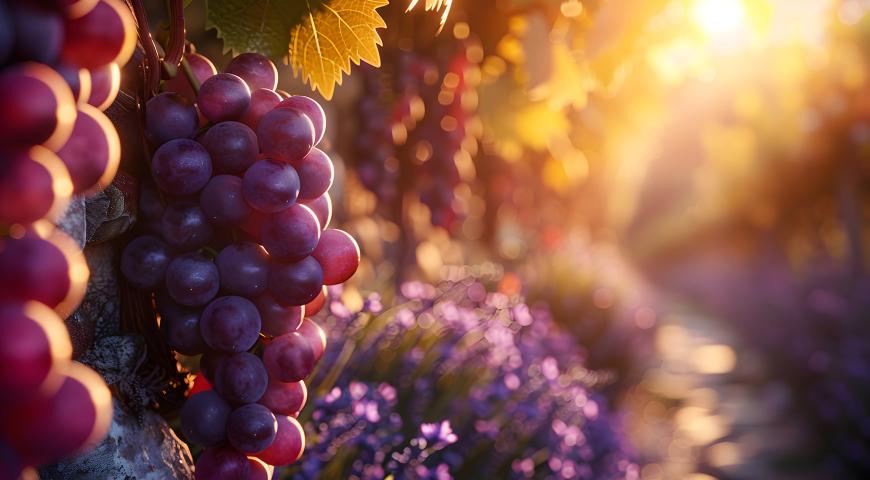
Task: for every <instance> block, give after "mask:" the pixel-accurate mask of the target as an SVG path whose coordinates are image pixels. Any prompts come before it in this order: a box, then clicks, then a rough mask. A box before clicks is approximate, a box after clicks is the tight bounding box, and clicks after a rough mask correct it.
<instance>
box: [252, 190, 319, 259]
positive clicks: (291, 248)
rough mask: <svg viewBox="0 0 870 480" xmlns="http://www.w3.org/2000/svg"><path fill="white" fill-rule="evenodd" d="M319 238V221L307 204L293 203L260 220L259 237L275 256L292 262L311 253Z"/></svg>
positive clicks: (267, 249)
mask: <svg viewBox="0 0 870 480" xmlns="http://www.w3.org/2000/svg"><path fill="white" fill-rule="evenodd" d="M319 239H320V224H319V223H318V222H317V217H316V216H314V212H312V211H311V209H310V208H308V207H306V206H304V205H299V204H295V205H293V206H291V207H289V208H287V209H286V210H284V211H281V212H278V213H274V214H272V215H271V216H269V218H268V219H267V220H266V223H264V224H263V229H262V230H261V231H260V240H261V241H262V242H263V247H265V248H266V251H267V252H269V255H270V256H271V257H272V258H274V259H275V260H279V261H287V262H293V261H297V260H301V259H303V258H305V257H306V256H308V255H310V254H311V252H313V251H314V248H315V247H316V246H317V242H318V240H319Z"/></svg>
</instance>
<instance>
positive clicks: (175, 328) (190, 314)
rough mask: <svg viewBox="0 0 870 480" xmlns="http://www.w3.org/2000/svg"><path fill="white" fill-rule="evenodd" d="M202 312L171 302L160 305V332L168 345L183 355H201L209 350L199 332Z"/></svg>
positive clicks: (166, 301)
mask: <svg viewBox="0 0 870 480" xmlns="http://www.w3.org/2000/svg"><path fill="white" fill-rule="evenodd" d="M199 315H200V310H199V309H196V308H190V307H184V306H182V305H178V304H177V303H175V302H173V301H171V300H165V301H164V302H162V304H161V305H160V332H161V333H162V334H163V338H164V339H165V340H166V343H167V344H168V345H169V346H170V347H172V349H173V350H175V351H176V352H178V353H180V354H182V355H199V354H201V353H203V352H205V351H206V350H207V349H208V346H207V345H206V344H205V340H203V339H202V334H201V333H200V331H199Z"/></svg>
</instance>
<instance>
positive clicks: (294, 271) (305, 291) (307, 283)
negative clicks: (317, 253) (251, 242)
mask: <svg viewBox="0 0 870 480" xmlns="http://www.w3.org/2000/svg"><path fill="white" fill-rule="evenodd" d="M268 283H269V292H270V293H271V294H272V296H273V297H275V300H277V301H278V302H279V303H281V304H284V305H305V304H306V303H308V302H310V301H312V300H314V297H316V296H317V294H319V293H320V289H321V288H322V287H323V269H322V268H321V267H320V264H319V263H317V260H315V259H314V258H313V257H305V258H303V259H302V260H300V261H298V262H296V263H273V264H271V265H270V266H269V281H268Z"/></svg>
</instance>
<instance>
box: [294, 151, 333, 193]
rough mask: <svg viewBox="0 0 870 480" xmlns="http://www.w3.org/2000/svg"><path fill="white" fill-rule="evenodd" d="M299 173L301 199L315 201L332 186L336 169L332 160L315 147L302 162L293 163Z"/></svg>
mask: <svg viewBox="0 0 870 480" xmlns="http://www.w3.org/2000/svg"><path fill="white" fill-rule="evenodd" d="M293 166H294V167H295V168H296V171H297V172H298V173H299V183H300V185H301V187H300V189H299V198H302V199H304V200H314V199H315V198H317V197H319V196H321V195H323V194H324V193H326V192H327V190H329V187H331V186H332V181H333V179H334V178H335V169H334V167H333V165H332V160H330V159H329V157H328V156H327V155H326V154H325V153H323V151H321V150H320V149H319V148H317V147H313V148H312V149H311V151H310V152H308V155H305V157H303V158H302V160H299V161H296V162H293Z"/></svg>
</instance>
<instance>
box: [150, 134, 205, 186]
mask: <svg viewBox="0 0 870 480" xmlns="http://www.w3.org/2000/svg"><path fill="white" fill-rule="evenodd" d="M211 172H212V165H211V158H209V156H208V152H207V151H206V149H205V148H203V146H202V145H200V144H198V143H196V142H195V141H193V140H188V139H186V138H177V139H175V140H170V141H168V142H166V143H164V144H163V145H162V146H161V147H160V148H158V149H157V151H156V152H154V157H153V158H152V159H151V174H152V175H153V176H154V182H155V183H156V184H157V186H158V187H159V188H160V189H161V190H163V191H164V192H166V193H168V194H170V195H177V196H183V195H191V194H194V193H196V192H198V191H200V190H201V189H202V188H203V187H205V184H206V183H208V181H209V179H210V178H211Z"/></svg>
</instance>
